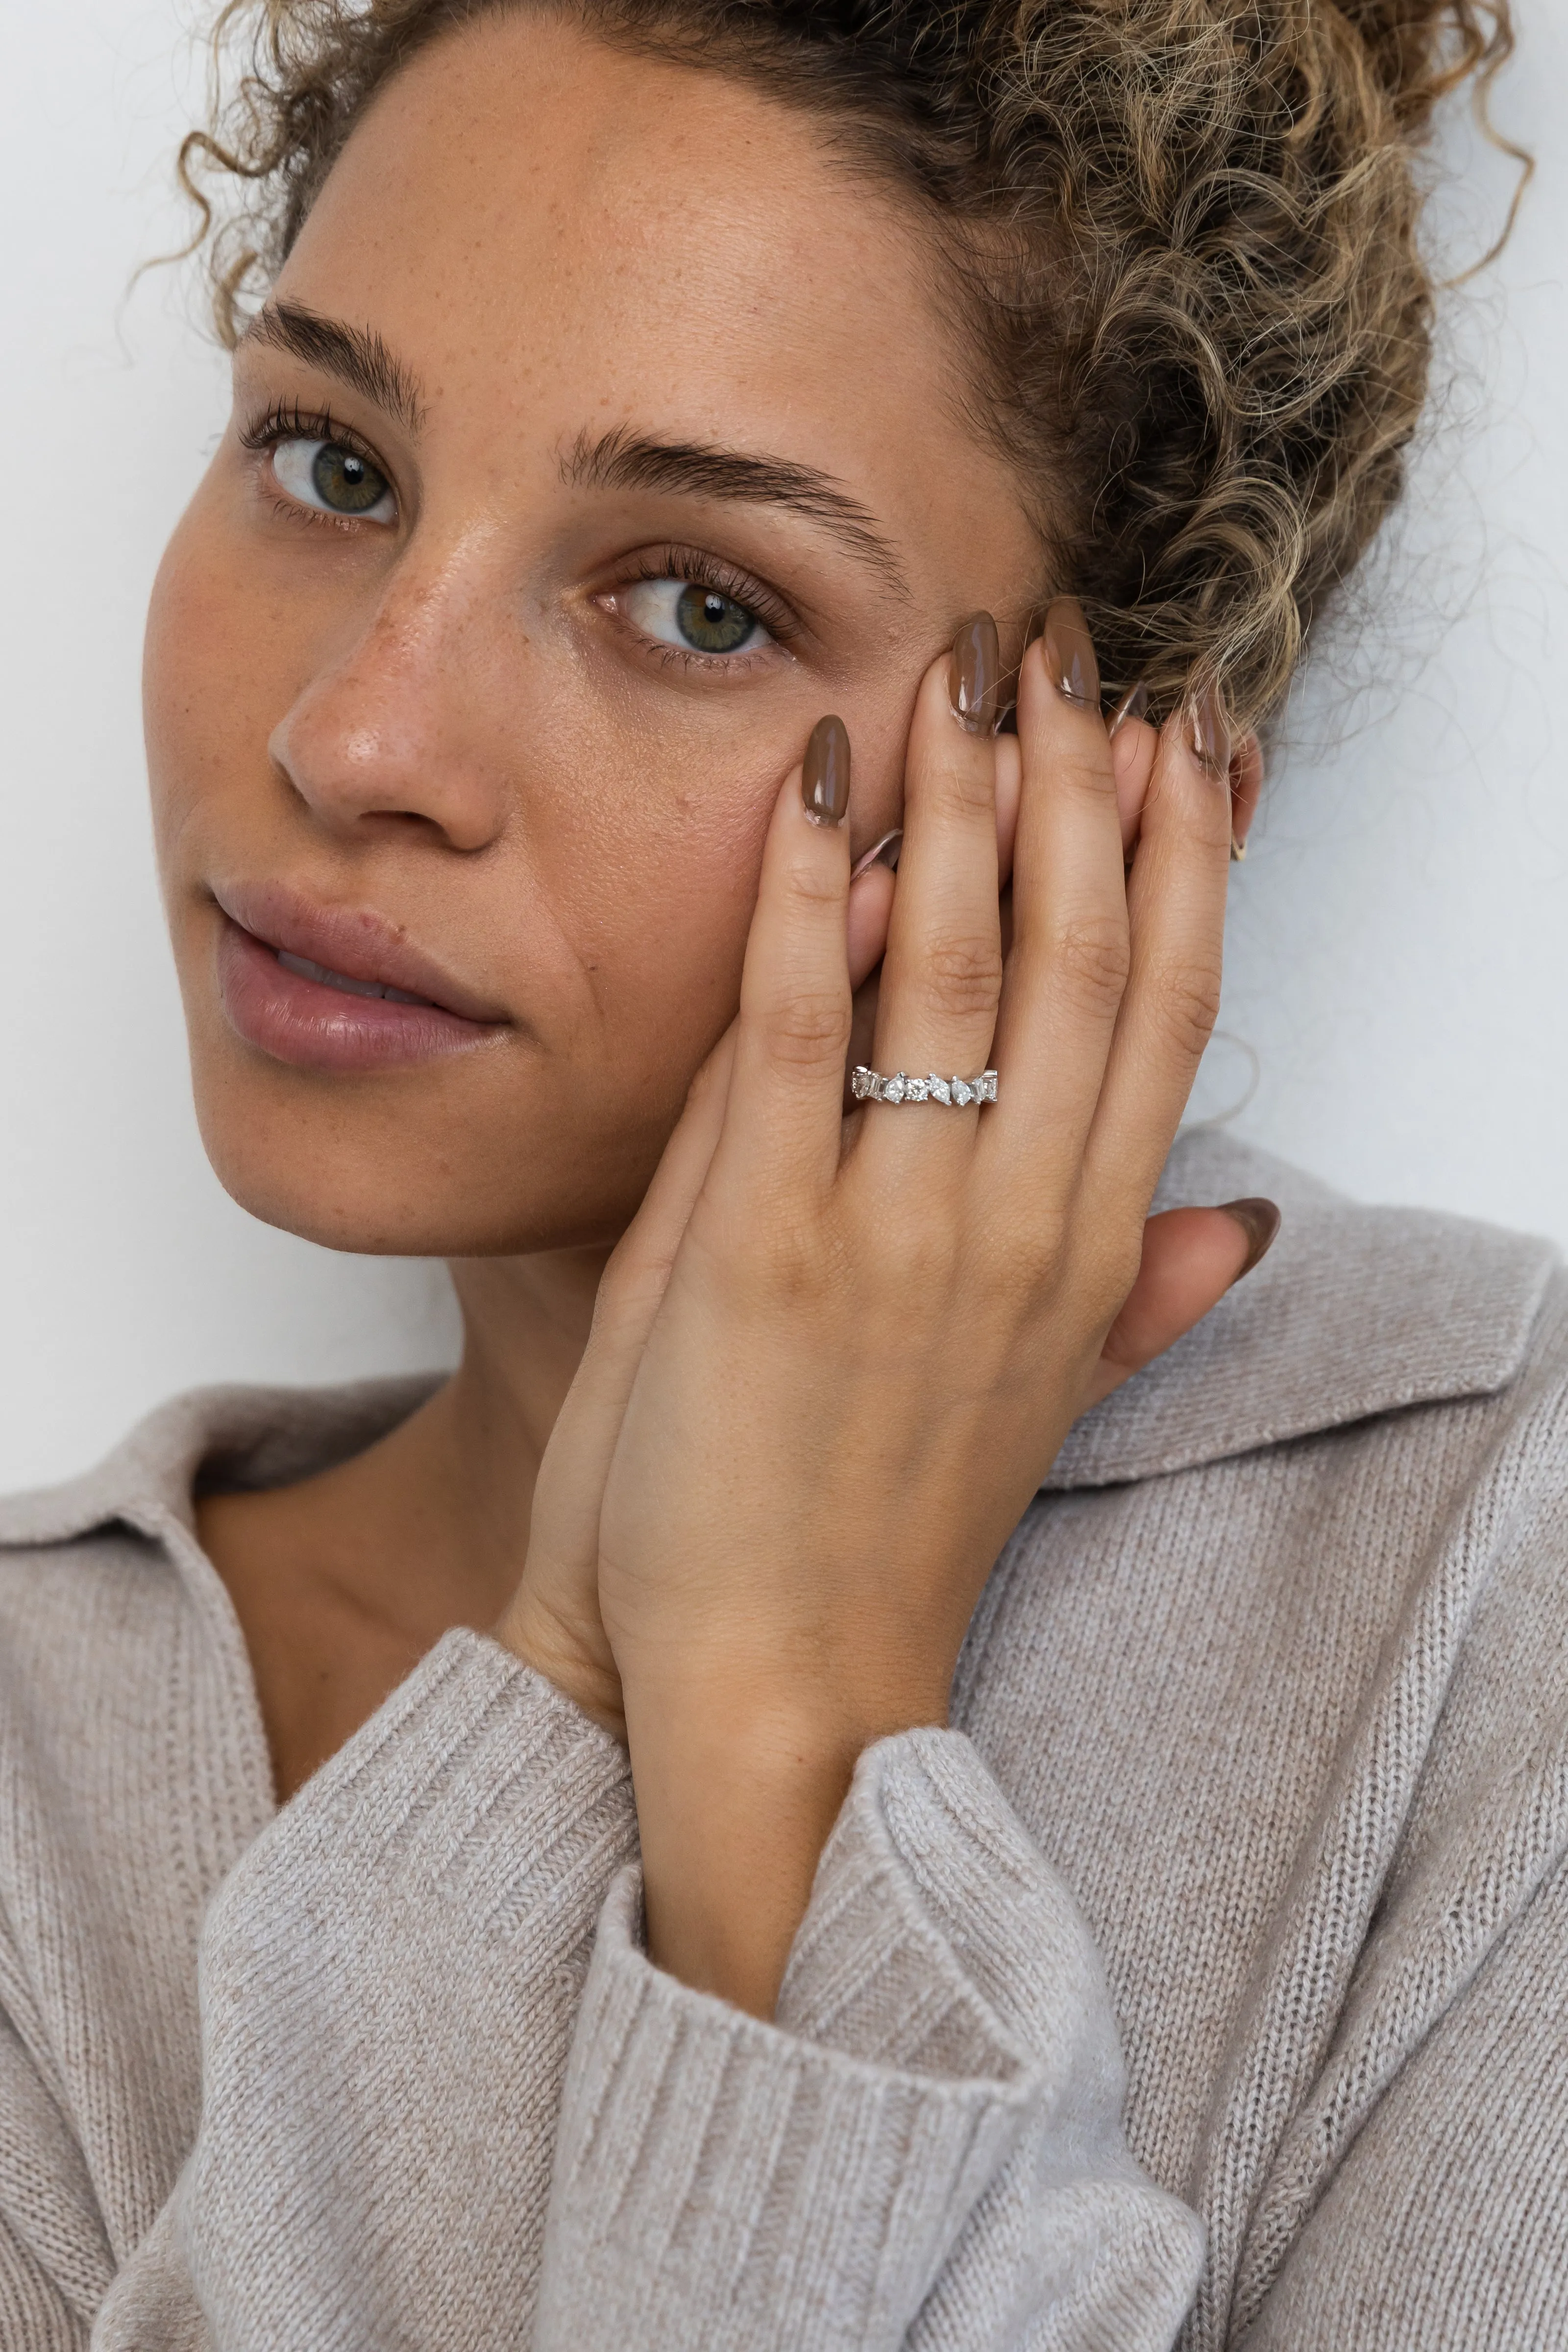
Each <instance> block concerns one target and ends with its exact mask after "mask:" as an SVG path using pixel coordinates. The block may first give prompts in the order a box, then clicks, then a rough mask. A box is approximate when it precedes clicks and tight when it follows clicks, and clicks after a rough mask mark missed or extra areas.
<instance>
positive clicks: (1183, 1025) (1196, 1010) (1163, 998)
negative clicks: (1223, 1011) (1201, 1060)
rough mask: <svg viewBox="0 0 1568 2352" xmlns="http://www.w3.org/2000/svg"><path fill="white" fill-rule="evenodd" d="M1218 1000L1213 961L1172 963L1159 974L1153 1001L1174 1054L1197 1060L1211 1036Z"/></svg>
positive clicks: (1216, 965)
mask: <svg viewBox="0 0 1568 2352" xmlns="http://www.w3.org/2000/svg"><path fill="white" fill-rule="evenodd" d="M1219 999H1220V967H1219V963H1218V961H1217V959H1216V960H1215V961H1204V962H1184V963H1179V964H1173V965H1171V966H1169V967H1167V969H1166V970H1165V971H1163V972H1161V973H1160V974H1159V976H1158V980H1157V984H1156V987H1155V991H1154V1002H1155V1003H1156V1005H1157V1006H1158V1008H1159V1014H1160V1020H1161V1023H1162V1025H1163V1030H1164V1033H1165V1035H1166V1036H1167V1038H1168V1039H1169V1041H1170V1043H1171V1045H1172V1046H1173V1049H1174V1050H1175V1051H1176V1052H1177V1053H1178V1054H1183V1055H1186V1056H1187V1057H1188V1058H1189V1059H1190V1060H1193V1061H1196V1060H1197V1058H1198V1056H1199V1055H1201V1054H1202V1052H1203V1050H1204V1048H1205V1045H1207V1044H1208V1041H1209V1038H1210V1037H1211V1036H1212V1034H1214V1025H1215V1022H1216V1021H1217V1020H1218V1018H1219Z"/></svg>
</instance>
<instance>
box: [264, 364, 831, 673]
mask: <svg viewBox="0 0 1568 2352" xmlns="http://www.w3.org/2000/svg"><path fill="white" fill-rule="evenodd" d="M283 441H333V442H336V443H337V444H338V446H340V447H341V448H343V449H352V450H353V454H354V456H355V457H363V459H364V461H365V463H366V465H367V466H374V467H375V469H376V471H377V473H380V474H385V475H386V478H387V480H388V481H391V479H392V477H391V475H390V474H387V470H386V467H385V466H384V464H383V462H382V460H381V458H380V457H378V456H377V454H376V452H375V450H374V448H372V446H371V445H370V443H369V442H368V441H367V440H366V439H365V438H364V436H363V434H360V433H356V432H355V431H354V429H353V425H340V424H339V422H338V420H337V418H336V417H335V416H334V415H332V412H331V409H330V408H317V409H304V408H301V407H300V404H299V403H298V401H295V402H293V403H291V404H285V403H284V402H282V401H275V402H274V403H273V404H272V406H271V407H270V408H269V409H268V410H267V412H266V414H265V415H262V416H260V417H258V418H257V419H256V421H255V422H254V423H253V424H250V425H245V426H243V427H242V428H241V430H240V434H239V444H240V446H241V448H242V449H249V450H253V451H254V452H256V453H257V454H258V455H260V454H261V452H263V451H264V450H268V449H275V448H277V447H278V446H279V443H280V442H283ZM272 497H273V503H274V504H275V505H276V506H277V507H278V508H279V510H280V511H282V512H284V513H287V514H289V515H298V516H302V517H303V518H304V520H306V521H307V522H312V523H324V524H325V525H326V526H327V528H328V529H329V530H342V528H343V527H344V526H345V525H346V526H347V527H348V528H349V529H350V530H352V529H353V524H354V518H353V516H352V515H328V514H318V513H317V512H316V510H315V509H314V508H311V507H302V506H300V504H299V503H298V501H297V500H296V499H290V498H288V497H287V496H285V494H284V493H283V492H282V491H281V490H275V491H273V492H272ZM643 580H684V581H689V583H691V584H692V585H693V586H694V587H699V588H711V589H713V590H715V591H716V593H718V594H719V595H721V596H729V597H731V598H732V599H733V601H734V602H735V603H736V604H743V605H744V606H745V609H746V610H747V612H748V613H753V614H755V615H756V617H757V619H758V620H759V621H761V623H762V624H763V627H764V628H765V629H766V630H767V632H768V635H770V636H771V637H773V638H774V639H775V640H776V641H777V643H779V644H780V645H787V644H788V643H789V641H790V639H791V638H792V637H793V636H796V635H798V634H799V630H800V624H799V622H798V621H797V620H796V619H795V614H793V613H792V612H791V611H790V609H789V607H788V605H787V604H784V601H783V599H782V598H781V597H779V596H778V595H776V594H775V593H774V592H773V590H772V589H771V588H769V587H767V586H765V585H764V583H763V582H762V581H760V580H754V579H752V577H751V576H750V574H749V573H746V572H736V571H734V570H732V569H731V566H730V565H729V564H727V563H725V562H723V561H722V560H721V558H720V557H719V556H716V555H710V554H708V553H706V552H705V551H704V550H702V549H701V548H699V547H678V546H675V545H673V544H671V545H669V546H666V547H662V548H660V549H659V550H658V553H657V554H654V555H645V556H643V557H641V558H640V559H639V561H638V562H637V566H636V568H635V570H633V571H631V572H627V573H626V576H625V578H623V579H621V580H618V581H617V582H616V587H617V588H630V587H635V586H636V585H637V583H638V582H639V581H643ZM650 642H651V641H650ZM658 652H659V654H660V655H661V656H662V657H664V658H665V659H666V660H673V661H678V662H679V663H680V664H682V666H683V667H689V668H700V669H708V668H712V669H730V670H732V669H734V668H735V667H736V666H737V661H736V656H733V655H721V654H704V653H701V652H700V651H699V650H698V648H697V647H696V646H691V647H690V648H689V649H686V648H682V647H680V646H659V647H658ZM740 658H741V659H742V660H744V659H745V658H746V656H741V657H740Z"/></svg>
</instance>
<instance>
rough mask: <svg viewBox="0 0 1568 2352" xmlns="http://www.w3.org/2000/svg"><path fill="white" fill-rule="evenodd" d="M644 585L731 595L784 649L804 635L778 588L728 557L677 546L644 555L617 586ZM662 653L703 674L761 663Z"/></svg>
mask: <svg viewBox="0 0 1568 2352" xmlns="http://www.w3.org/2000/svg"><path fill="white" fill-rule="evenodd" d="M644 580H684V581H686V582H688V583H689V584H690V585H691V586H692V587H694V588H711V589H713V590H714V592H715V593H717V594H718V595H721V596H728V597H730V598H731V601H732V602H733V603H735V604H743V605H744V607H745V609H746V611H747V612H748V613H752V614H755V616H756V618H757V619H758V620H759V621H761V623H762V625H763V628H764V629H766V631H767V633H768V635H770V636H771V637H773V638H774V639H776V641H777V642H778V643H779V644H780V645H787V644H788V643H789V641H790V639H791V638H792V637H794V636H798V635H799V634H800V624H799V622H798V621H797V620H796V619H795V614H793V613H792V612H791V611H790V609H789V606H788V605H787V604H784V601H783V599H782V598H781V597H780V596H778V595H777V594H775V593H774V592H773V589H771V588H769V587H767V586H766V585H764V583H763V582H762V581H760V580H755V579H753V578H752V576H751V574H750V573H749V572H736V571H734V570H733V569H731V566H730V565H729V564H727V563H726V562H723V560H722V558H721V557H719V556H717V555H709V554H707V553H705V552H704V551H703V550H702V549H701V548H700V547H679V546H676V545H674V544H673V543H671V544H670V545H668V546H665V547H661V548H659V549H658V551H657V552H655V553H653V554H649V555H643V556H639V557H638V558H637V562H636V567H635V569H633V570H632V571H630V572H627V573H626V576H625V577H624V578H623V579H620V580H617V581H616V588H617V589H624V588H635V587H636V586H637V583H639V582H640V581H644ZM612 593H613V592H612ZM633 625H634V626H635V624H633ZM650 642H651V641H650ZM658 651H659V654H660V655H661V656H668V657H669V658H672V659H673V660H675V661H678V662H679V663H681V664H682V665H683V666H684V667H697V668H702V669H709V668H711V669H729V670H733V669H734V668H735V667H737V664H738V662H742V661H745V660H746V659H748V658H753V659H754V658H755V656H746V655H743V654H742V655H740V656H736V655H734V654H705V653H700V652H699V650H698V649H697V647H696V646H691V647H690V648H689V649H688V648H686V647H683V646H664V645H661V646H659V647H658Z"/></svg>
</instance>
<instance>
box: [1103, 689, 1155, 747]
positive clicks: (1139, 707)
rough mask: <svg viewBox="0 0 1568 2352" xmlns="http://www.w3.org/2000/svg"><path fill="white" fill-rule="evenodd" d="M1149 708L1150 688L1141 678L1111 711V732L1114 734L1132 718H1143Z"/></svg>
mask: <svg viewBox="0 0 1568 2352" xmlns="http://www.w3.org/2000/svg"><path fill="white" fill-rule="evenodd" d="M1148 708H1149V689H1148V688H1147V687H1146V686H1145V685H1144V683H1143V681H1142V678H1140V679H1139V681H1138V683H1137V685H1136V686H1134V687H1130V688H1128V690H1127V692H1126V693H1125V694H1124V695H1123V696H1122V698H1121V701H1120V702H1119V703H1118V704H1117V706H1116V708H1115V709H1114V710H1113V711H1112V712H1111V714H1110V730H1109V732H1110V734H1112V735H1114V734H1115V732H1116V730H1117V729H1118V728H1119V727H1125V725H1126V724H1127V721H1128V720H1129V719H1142V716H1143V713H1144V712H1145V711H1146V710H1147V709H1148Z"/></svg>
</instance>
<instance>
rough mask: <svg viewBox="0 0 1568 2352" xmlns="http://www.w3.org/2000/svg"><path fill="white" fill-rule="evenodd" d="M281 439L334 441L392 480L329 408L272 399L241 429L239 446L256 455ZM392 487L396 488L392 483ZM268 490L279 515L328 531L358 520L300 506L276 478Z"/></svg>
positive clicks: (363, 441)
mask: <svg viewBox="0 0 1568 2352" xmlns="http://www.w3.org/2000/svg"><path fill="white" fill-rule="evenodd" d="M284 441H332V442H335V443H336V444H337V446H338V447H339V448H340V449H352V450H353V454H354V456H355V457H363V459H364V462H365V464H366V465H367V466H374V467H375V470H376V472H377V473H378V474H382V475H384V476H385V478H386V479H387V481H388V482H391V481H392V476H391V475H390V473H388V472H387V469H386V467H385V465H384V462H383V460H382V459H381V458H380V457H378V456H377V455H376V452H375V451H374V449H373V448H372V447H371V445H370V443H369V442H368V441H367V440H366V439H365V437H364V436H363V433H356V432H355V431H354V429H353V425H340V424H339V423H338V420H337V418H336V417H335V416H334V415H332V412H331V409H330V408H301V407H300V404H299V402H298V401H295V402H293V403H292V404H289V405H288V406H286V405H285V404H284V403H283V402H282V401H275V402H274V404H273V405H272V406H271V407H270V408H269V409H268V411H267V413H266V415H264V416H260V417H258V418H257V420H256V422H255V423H254V424H252V425H242V426H241V428H240V433H239V446H240V447H241V448H242V449H250V450H254V451H255V452H256V453H257V454H258V456H259V455H260V454H261V453H262V452H263V451H264V450H268V449H276V448H277V447H278V446H279V443H280V442H284ZM393 488H394V490H395V488H396V485H395V483H394V484H393ZM267 491H268V497H269V498H270V499H271V500H272V503H273V505H274V506H275V507H276V508H277V509H278V511H279V514H286V515H289V516H290V517H296V516H297V517H300V518H302V520H304V521H306V522H314V523H324V524H325V525H326V527H327V529H328V530H343V529H344V528H345V527H346V528H347V529H348V530H353V528H354V525H355V522H356V520H357V518H356V517H355V516H353V515H333V514H320V513H318V512H317V510H316V509H315V508H314V507H303V506H301V505H300V502H299V500H298V499H291V498H289V497H288V496H287V495H286V493H285V492H284V491H283V490H281V489H280V488H278V487H277V480H276V477H273V478H271V479H270V480H269V481H268V485H267ZM377 528H378V529H384V528H385V526H384V525H378V526H377Z"/></svg>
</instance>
